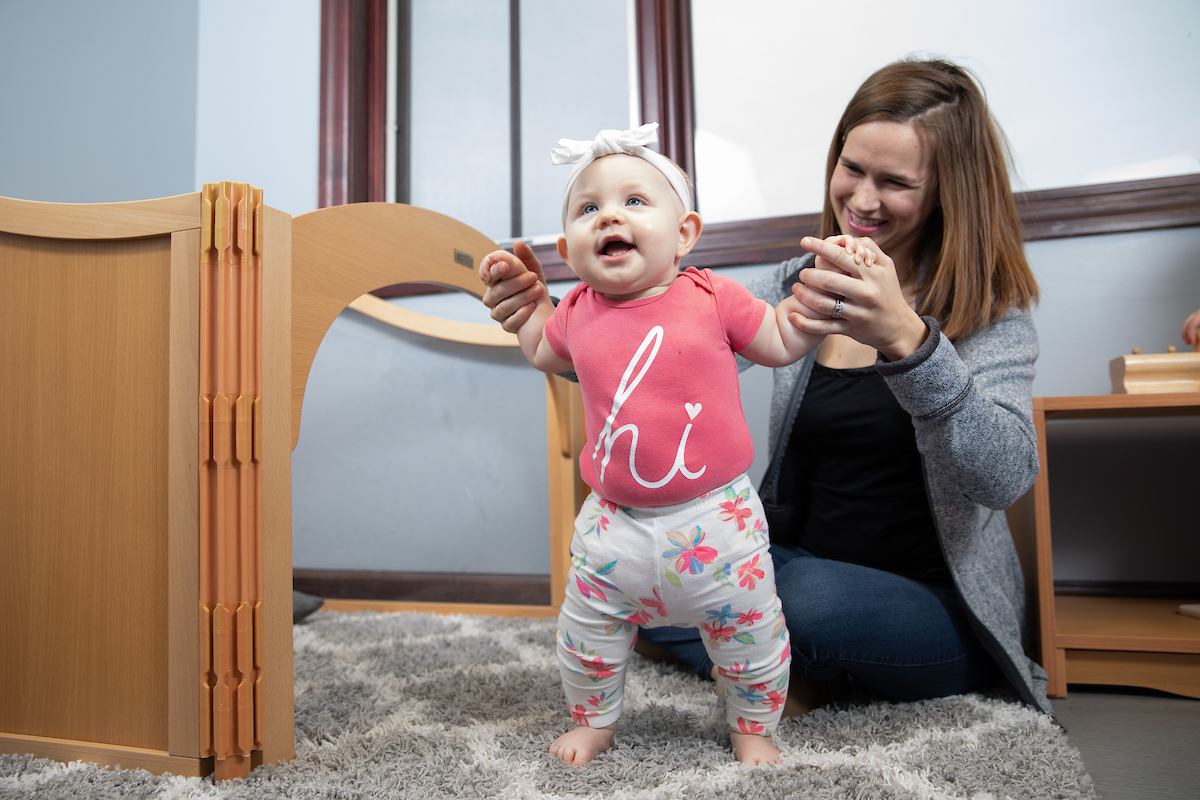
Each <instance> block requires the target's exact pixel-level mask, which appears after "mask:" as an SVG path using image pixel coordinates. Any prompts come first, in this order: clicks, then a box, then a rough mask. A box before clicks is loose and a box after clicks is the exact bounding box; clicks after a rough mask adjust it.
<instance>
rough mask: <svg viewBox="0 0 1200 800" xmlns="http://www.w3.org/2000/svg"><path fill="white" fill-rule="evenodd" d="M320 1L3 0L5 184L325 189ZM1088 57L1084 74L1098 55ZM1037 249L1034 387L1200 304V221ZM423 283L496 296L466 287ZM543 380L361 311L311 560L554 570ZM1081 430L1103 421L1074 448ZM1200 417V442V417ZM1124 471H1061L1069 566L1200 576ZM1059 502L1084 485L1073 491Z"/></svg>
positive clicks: (751, 403)
mask: <svg viewBox="0 0 1200 800" xmlns="http://www.w3.org/2000/svg"><path fill="white" fill-rule="evenodd" d="M319 8H320V4H319V2H318V1H317V0H303V1H302V2H301V1H300V0H298V1H297V2H294V3H293V2H287V3H283V2H270V1H269V0H255V1H254V2H240V3H235V2H232V0H204V1H203V2H200V3H198V2H195V1H193V2H173V3H153V2H148V1H147V2H136V0H121V2H110V3H105V4H97V3H90V2H83V0H76V2H67V1H66V0H54V1H53V2H41V3H26V2H18V1H17V0H0V108H3V109H4V112H3V115H2V116H0V195H7V196H16V197H23V198H26V199H36V200H52V201H60V202H62V201H65V202H102V201H116V200H134V199H145V198H149V197H159V196H166V195H173V194H180V193H183V192H189V191H195V190H197V189H198V188H199V186H200V183H202V182H209V181H216V180H245V181H249V182H251V183H254V184H255V185H259V186H262V187H263V188H264V189H265V192H266V197H267V202H268V204H270V205H273V206H275V207H277V208H281V209H283V210H284V211H287V212H288V213H292V214H300V213H304V212H306V211H310V210H312V209H313V208H314V207H315V204H316V189H315V183H316V181H315V176H316V120H317V111H316V109H317V86H316V73H317V68H318V65H319V57H318V54H319V48H318V40H317V35H316V34H317V31H318V30H319ZM231 53H232V54H236V58H234V57H233V56H232V55H231ZM1168 74H1169V73H1168ZM1080 75H1081V78H1080V79H1081V80H1085V81H1086V80H1087V77H1086V76H1087V70H1086V69H1085V68H1083V67H1082V66H1081V67H1080ZM1192 78H1193V76H1192V75H1190V74H1184V73H1180V74H1177V75H1175V76H1174V79H1176V80H1177V81H1178V84H1179V85H1178V93H1179V96H1181V97H1190V96H1192V95H1193V94H1194V92H1193V91H1192V90H1191V88H1190V81H1191V80H1192ZM1009 113H1010V114H1011V113H1017V112H1016V110H1015V109H1009ZM1108 117H1109V118H1108V119H1107V120H1106V125H1105V126H1104V127H1103V128H1101V129H1098V130H1097V135H1098V136H1099V135H1104V136H1111V137H1114V138H1119V137H1122V136H1123V135H1124V134H1123V130H1124V129H1123V128H1122V127H1121V120H1120V118H1119V115H1108ZM221 119H224V120H227V121H229V124H228V125H222V124H217V121H218V120H221ZM1152 156H1153V154H1147V158H1148V159H1149V158H1151V157H1152ZM1028 253H1029V257H1030V260H1031V262H1032V264H1033V266H1034V269H1035V272H1036V274H1037V276H1038V279H1039V281H1040V282H1041V284H1042V289H1043V297H1042V303H1041V305H1040V307H1039V308H1038V310H1037V312H1036V314H1037V324H1038V328H1039V333H1040V337H1041V344H1042V357H1041V359H1040V361H1039V363H1038V376H1037V379H1036V383H1035V392H1036V393H1037V394H1042V395H1073V394H1095V393H1101V394H1103V393H1107V392H1108V390H1109V384H1108V362H1109V360H1110V359H1112V358H1113V357H1115V356H1117V355H1120V354H1122V353H1125V352H1128V350H1129V348H1131V347H1133V346H1135V345H1137V346H1141V347H1142V348H1143V349H1144V350H1146V351H1148V352H1150V351H1161V350H1164V349H1165V348H1166V346H1167V345H1168V344H1171V343H1178V341H1179V327H1180V324H1181V322H1182V319H1183V316H1184V315H1185V314H1186V313H1188V312H1189V311H1191V310H1193V309H1194V308H1196V307H1197V306H1200V228H1189V229H1182V230H1174V231H1156V232H1146V233H1135V234H1117V235H1110V236H1095V237H1083V238H1077V239H1062V240H1054V241H1047V242H1033V243H1030V244H1029V246H1028ZM755 270H756V268H744V269H740V270H735V271H733V273H734V274H735V275H738V276H742V277H744V276H747V275H750V274H753V272H754V271H755ZM397 302H399V301H397ZM402 304H403V305H408V306H411V307H414V308H417V309H418V310H423V311H427V312H428V313H436V314H439V315H442V316H448V317H453V318H460V319H467V320H470V321H483V320H486V315H485V314H484V313H483V312H482V310H481V307H480V305H479V304H478V303H477V302H476V301H474V300H473V299H470V298H467V297H461V296H454V295H440V296H436V297H423V298H413V299H409V300H405V301H403V303H402ZM742 382H743V392H744V404H745V407H746V411H747V415H748V417H749V419H750V424H751V431H752V433H753V434H754V435H755V437H756V443H757V445H758V450H759V461H757V462H756V466H755V468H754V470H753V474H754V475H756V476H757V475H758V474H761V468H762V467H761V459H762V457H763V456H764V455H765V426H766V423H765V414H766V404H767V397H768V391H769V386H770V372H769V371H768V370H766V369H761V368H757V369H753V370H750V371H749V372H747V373H745V374H744V375H743V379H742ZM543 387H544V383H543V379H542V377H541V375H540V374H538V373H536V372H534V371H533V370H532V369H530V368H529V367H527V366H526V365H525V364H524V363H523V361H522V359H521V357H520V356H519V355H518V354H517V353H516V352H515V351H508V352H503V351H497V350H491V349H488V350H485V349H481V348H472V347H468V346H460V345H452V344H443V343H437V342H426V341H421V340H418V339H417V338H416V337H412V336H409V335H408V334H405V333H403V332H400V331H397V330H395V329H392V328H390V327H388V326H385V325H382V324H379V323H376V322H374V321H372V320H368V319H366V318H364V317H362V316H360V315H358V314H357V313H355V312H353V311H346V312H344V313H343V314H342V315H341V316H340V317H339V318H338V320H337V321H336V322H335V323H334V325H333V327H332V328H331V330H330V333H329V335H328V337H327V338H326V340H325V342H324V343H323V344H322V346H321V349H320V351H319V352H318V354H317V358H316V362H315V363H314V365H313V371H312V374H311V376H310V379H309V384H308V393H307V395H306V398H305V406H304V418H303V425H302V428H301V434H300V444H299V446H298V447H297V449H296V451H295V453H294V456H293V468H294V472H293V476H294V492H293V498H294V499H293V504H294V552H295V563H296V565H297V566H299V567H309V568H346V569H386V570H405V571H408V570H412V571H460V570H461V571H480V572H501V573H533V574H536V573H545V572H547V571H548V569H549V564H548V560H547V556H546V540H547V523H546V489H545V481H546V473H545V469H546V467H545V459H546V456H545V448H546V438H545V437H546V434H545V416H544V415H545V400H544V388H543ZM1072 435H1073V434H1068V437H1067V438H1066V439H1064V444H1066V445H1067V448H1066V450H1064V451H1063V452H1064V453H1066V455H1062V456H1059V455H1057V454H1056V453H1053V452H1052V458H1054V459H1059V458H1068V457H1069V458H1074V459H1075V461H1076V463H1081V464H1089V463H1090V464H1096V463H1097V462H1099V461H1100V459H1099V458H1098V457H1097V454H1096V450H1095V447H1096V445H1092V444H1088V442H1094V441H1100V442H1101V444H1100V445H1099V447H1100V452H1101V453H1105V454H1107V453H1117V454H1121V453H1124V452H1130V455H1128V456H1124V455H1122V456H1121V457H1120V460H1121V461H1122V462H1124V463H1128V464H1133V465H1134V472H1135V473H1137V474H1138V475H1140V476H1141V477H1142V478H1145V477H1146V476H1148V475H1149V476H1152V477H1153V480H1152V481H1151V484H1152V485H1151V486H1150V487H1149V488H1144V487H1143V488H1136V487H1135V488H1134V489H1132V490H1131V491H1133V492H1134V493H1135V494H1137V495H1138V496H1145V497H1153V496H1155V492H1156V491H1158V493H1159V494H1160V495H1165V496H1168V497H1169V496H1173V495H1178V494H1180V492H1181V491H1182V490H1180V489H1179V488H1178V483H1177V481H1178V475H1187V474H1190V475H1194V466H1191V465H1180V466H1178V467H1176V466H1173V465H1172V464H1171V463H1170V461H1169V460H1167V461H1164V459H1162V458H1160V457H1158V456H1156V455H1153V454H1148V453H1146V452H1145V450H1144V448H1143V449H1142V451H1140V454H1139V451H1137V450H1136V446H1137V442H1136V441H1134V442H1133V443H1132V444H1133V446H1135V450H1133V451H1126V450H1122V449H1121V448H1122V447H1126V445H1128V444H1129V443H1128V442H1126V443H1124V444H1122V442H1120V441H1113V442H1111V447H1110V446H1109V444H1106V443H1105V442H1106V441H1108V440H1109V439H1113V437H1114V436H1115V437H1116V438H1117V439H1120V437H1121V436H1125V434H1107V433H1099V432H1097V433H1092V434H1087V435H1084V436H1082V437H1075V438H1074V439H1072V438H1071V436H1072ZM1158 435H1159V434H1156V433H1155V432H1153V431H1148V432H1146V433H1145V436H1144V437H1141V438H1144V439H1145V438H1150V437H1152V436H1158ZM1191 435H1192V434H1189V436H1191ZM1172 436H1174V437H1175V438H1179V437H1178V436H1177V435H1175V434H1168V438H1171V437H1172ZM1106 437H1107V439H1106ZM1128 438H1129V437H1128V436H1126V439H1128ZM1133 438H1134V439H1138V438H1139V437H1137V436H1134V437H1133ZM1076 440H1082V441H1083V442H1084V444H1083V445H1082V449H1080V447H1076V449H1075V453H1074V455H1072V454H1071V452H1070V450H1071V448H1072V447H1073V446H1074V445H1073V444H1072V442H1073V441H1076ZM1182 441H1184V442H1185V446H1184V450H1185V451H1186V448H1187V447H1189V446H1191V445H1188V444H1186V443H1187V442H1190V441H1194V439H1184V440H1182ZM1088 447H1092V449H1091V450H1088V449H1087V448H1088ZM1060 449H1061V448H1060ZM1177 450H1178V448H1177ZM1191 452H1193V453H1194V452H1195V448H1194V447H1193V449H1192V451H1191ZM1181 457H1182V456H1180V455H1179V454H1178V452H1177V453H1176V455H1174V456H1171V458H1181ZM1193 462H1194V457H1193ZM1058 463H1059V462H1058V461H1057V460H1056V461H1055V464H1056V468H1057V465H1058ZM1139 465H1140V468H1139ZM1056 474H1057V473H1056ZM1064 474H1065V472H1064ZM1108 474H1109V472H1108V471H1106V470H1105V469H1103V468H1102V467H1101V469H1100V472H1099V476H1098V477H1095V478H1094V479H1092V480H1090V481H1089V480H1083V481H1082V482H1076V484H1075V485H1074V486H1072V485H1071V484H1070V482H1069V481H1067V480H1066V479H1065V478H1064V479H1063V484H1064V486H1063V491H1067V492H1068V494H1069V495H1070V497H1071V498H1072V499H1071V500H1069V501H1063V502H1064V503H1067V502H1074V503H1076V504H1077V506H1078V507H1081V508H1083V509H1084V511H1083V512H1081V513H1082V514H1083V515H1084V516H1083V517H1081V519H1082V521H1081V522H1078V523H1076V524H1068V523H1066V522H1063V523H1062V524H1061V525H1060V523H1059V522H1057V521H1056V523H1055V525H1056V530H1055V534H1056V559H1057V567H1058V572H1059V575H1060V577H1074V578H1081V577H1097V576H1099V577H1106V578H1113V577H1125V578H1130V579H1134V578H1139V577H1145V576H1147V575H1149V576H1151V577H1153V576H1155V575H1157V576H1159V577H1164V576H1170V577H1171V578H1172V579H1177V580H1183V579H1197V578H1196V570H1197V569H1200V566H1197V565H1200V558H1198V557H1196V553H1195V545H1194V544H1192V542H1194V541H1195V536H1194V531H1195V524H1194V521H1193V520H1192V519H1191V518H1189V517H1187V516H1186V515H1184V514H1183V513H1182V512H1176V513H1174V514H1173V515H1171V516H1170V518H1167V519H1162V518H1154V519H1153V520H1152V521H1150V522H1147V523H1146V524H1144V525H1142V526H1140V528H1139V527H1138V526H1136V524H1135V526H1134V532H1135V534H1136V541H1137V542H1139V543H1140V542H1144V541H1146V540H1147V539H1148V537H1149V538H1152V537H1159V538H1160V539H1162V545H1161V547H1162V549H1161V550H1160V551H1159V552H1160V553H1161V554H1162V555H1160V557H1159V558H1158V559H1157V561H1156V563H1152V564H1147V563H1146V562H1145V558H1144V554H1145V553H1146V552H1148V550H1149V549H1148V548H1141V550H1140V551H1139V552H1141V553H1142V554H1143V555H1142V556H1139V559H1138V560H1136V561H1135V560H1134V559H1131V558H1130V557H1129V556H1128V553H1129V547H1130V541H1131V537H1130V536H1129V534H1128V528H1122V527H1120V526H1119V525H1117V524H1116V523H1114V521H1113V519H1114V515H1113V514H1112V513H1107V512H1105V511H1104V510H1103V509H1104V508H1105V507H1104V506H1103V505H1102V501H1104V502H1107V501H1111V500H1112V499H1113V498H1114V497H1116V498H1118V499H1119V498H1120V494H1119V492H1118V488H1119V487H1122V486H1129V485H1131V484H1130V481H1132V480H1133V477H1128V478H1117V479H1116V480H1117V487H1118V488H1114V486H1113V485H1112V481H1111V480H1109V478H1107V477H1106V476H1107V475H1108ZM1102 478H1103V479H1105V480H1109V482H1108V483H1100V482H1099V481H1100V480H1101V479H1102ZM1172 481H1176V482H1174V483H1173V482H1172ZM1156 487H1166V489H1167V491H1159V490H1158V489H1156ZM1059 506H1061V507H1063V508H1067V506H1063V505H1062V504H1058V505H1056V514H1057V513H1058V511H1057V509H1058V507H1059ZM1135 523H1136V520H1135ZM1189 548H1190V549H1189ZM1188 575H1190V576H1191V577H1190V578H1189V577H1186V576H1188ZM1181 576H1182V577H1181Z"/></svg>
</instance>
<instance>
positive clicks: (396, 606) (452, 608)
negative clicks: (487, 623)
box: [321, 599, 558, 618]
mask: <svg viewBox="0 0 1200 800" xmlns="http://www.w3.org/2000/svg"><path fill="white" fill-rule="evenodd" d="M321 608H322V610H325V611H342V612H355V611H377V612H381V613H387V614H390V613H401V612H405V611H412V612H416V613H421V614H471V615H486V616H492V617H543V618H544V617H557V616H558V606H510V605H503V604H499V603H424V602H420V601H417V600H333V599H330V600H326V601H325V605H323V606H322V607H321Z"/></svg>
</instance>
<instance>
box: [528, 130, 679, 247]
mask: <svg viewBox="0 0 1200 800" xmlns="http://www.w3.org/2000/svg"><path fill="white" fill-rule="evenodd" d="M657 141H658V123H657V122H647V123H646V124H645V125H642V126H641V127H639V128H634V129H633V130H631V131H600V133H598V134H596V138H595V139H594V140H593V141H590V142H584V141H579V140H576V139H559V140H558V144H559V147H558V148H557V149H554V150H551V151H550V161H551V163H553V164H574V165H575V169H573V170H571V175H570V177H568V178H567V188H566V189H564V190H563V211H562V216H563V227H564V228H565V227H566V226H567V199H568V198H569V197H570V196H571V187H572V186H574V185H575V181H576V179H577V178H578V177H579V176H580V174H581V173H582V172H583V171H584V170H585V169H587V168H588V165H589V164H591V163H592V162H593V161H595V160H596V159H597V158H603V157H604V156H611V155H613V154H615V153H624V154H625V155H630V156H636V157H638V158H641V159H645V160H646V161H648V162H649V163H650V165H651V166H653V167H654V168H655V169H657V170H658V171H659V172H661V173H662V174H663V176H664V177H665V178H666V179H667V182H669V183H670V184H671V188H672V189H674V190H675V194H677V195H679V202H681V203H683V208H684V210H685V211H692V210H693V207H692V193H691V192H690V191H688V186H687V180H686V179H685V178H684V176H683V172H682V171H681V170H680V169H679V168H678V167H676V166H675V165H674V164H672V163H671V162H670V161H668V160H667V159H666V158H665V157H664V156H662V155H659V154H658V153H656V152H654V151H653V150H651V149H650V148H648V147H646V145H648V144H654V143H655V142H657Z"/></svg>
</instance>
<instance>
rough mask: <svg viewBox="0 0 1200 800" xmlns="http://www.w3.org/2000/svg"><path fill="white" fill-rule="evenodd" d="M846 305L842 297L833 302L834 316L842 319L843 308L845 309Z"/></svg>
mask: <svg viewBox="0 0 1200 800" xmlns="http://www.w3.org/2000/svg"><path fill="white" fill-rule="evenodd" d="M845 307H846V305H845V303H843V302H842V300H841V298H838V301H837V302H836V303H834V304H833V318H834V319H841V318H842V310H843V309H845Z"/></svg>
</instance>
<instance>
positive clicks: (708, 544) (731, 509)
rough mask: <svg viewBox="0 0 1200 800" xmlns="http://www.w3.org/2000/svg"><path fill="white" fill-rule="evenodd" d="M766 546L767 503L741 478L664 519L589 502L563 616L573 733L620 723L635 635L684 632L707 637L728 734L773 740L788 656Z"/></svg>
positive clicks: (574, 548) (562, 658) (670, 510)
mask: <svg viewBox="0 0 1200 800" xmlns="http://www.w3.org/2000/svg"><path fill="white" fill-rule="evenodd" d="M767 546H768V539H767V527H766V519H765V517H764V515H763V509H762V503H761V502H760V501H759V499H758V494H757V493H756V492H755V491H754V487H753V486H752V485H751V483H750V480H749V479H748V478H747V477H746V476H745V475H742V476H740V477H739V478H737V479H736V480H734V481H733V482H732V483H731V484H729V485H728V486H726V487H725V488H724V489H717V490H715V491H712V492H709V493H708V494H706V495H704V496H702V497H700V498H697V499H696V500H692V501H689V502H686V503H680V504H678V505H673V506H663V507H659V508H650V509H645V508H626V507H622V506H617V505H615V504H614V503H611V502H609V501H607V500H605V499H603V498H602V497H600V496H599V495H597V494H595V493H594V492H593V493H592V494H591V495H589V496H588V498H587V500H586V501H584V504H583V508H582V509H581V510H580V512H579V516H578V517H576V519H575V535H574V536H573V537H572V539H571V563H572V565H571V571H570V573H569V574H568V576H567V596H566V599H565V600H564V601H563V605H562V611H561V612H560V613H559V616H558V663H559V671H560V672H561V674H562V680H563V689H564V691H565V692H566V695H567V704H568V706H569V707H570V709H571V718H572V719H573V720H574V722H575V723H576V724H577V725H584V726H590V727H603V726H605V725H610V724H612V723H613V722H616V720H617V718H618V717H619V716H620V715H621V704H622V688H623V685H624V680H625V665H626V662H627V661H628V658H629V653H630V652H631V650H632V649H633V643H634V641H635V640H636V637H637V631H638V629H639V627H651V628H654V627H659V626H663V625H677V626H683V627H688V628H699V629H700V631H701V633H702V636H703V640H704V646H705V648H706V649H707V650H708V653H709V656H710V658H712V661H713V663H714V664H715V665H716V666H717V668H718V669H719V670H720V673H721V675H722V676H723V677H724V678H725V680H724V681H723V683H724V685H725V701H726V708H727V713H728V718H729V727H730V729H732V730H735V731H741V732H743V733H756V734H762V735H770V734H771V732H772V731H773V730H774V729H775V726H776V724H778V722H779V717H780V714H781V713H782V711H783V701H784V699H785V698H786V697H787V687H788V676H789V667H790V665H791V648H790V647H789V645H788V633H787V625H785V624H784V619H783V610H782V607H781V606H780V603H779V598H778V597H777V596H776V595H775V574H774V568H773V566H772V564H771V557H770V556H769V555H768V554H767Z"/></svg>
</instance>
